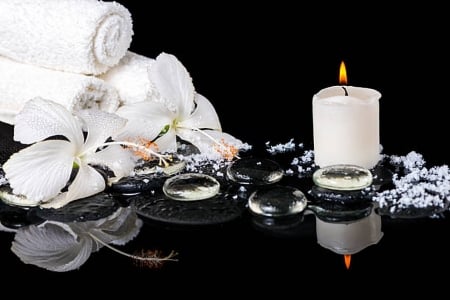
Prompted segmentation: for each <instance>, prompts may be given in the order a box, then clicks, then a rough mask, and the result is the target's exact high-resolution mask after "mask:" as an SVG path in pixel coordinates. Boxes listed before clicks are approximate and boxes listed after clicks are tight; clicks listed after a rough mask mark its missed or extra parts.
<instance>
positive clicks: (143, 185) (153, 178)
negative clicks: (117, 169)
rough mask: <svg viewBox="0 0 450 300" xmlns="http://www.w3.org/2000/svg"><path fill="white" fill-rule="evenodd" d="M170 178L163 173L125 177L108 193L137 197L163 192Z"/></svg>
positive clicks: (113, 185) (112, 186) (110, 188)
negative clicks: (142, 194) (157, 191)
mask: <svg viewBox="0 0 450 300" xmlns="http://www.w3.org/2000/svg"><path fill="white" fill-rule="evenodd" d="M167 178H169V176H168V175H165V174H163V173H154V174H146V175H135V176H128V177H123V178H121V179H120V180H119V181H117V182H115V183H113V184H112V185H111V186H110V187H109V189H108V191H109V192H111V193H113V194H122V195H135V194H139V193H145V192H151V191H155V190H161V188H162V186H163V184H164V181H166V179H167Z"/></svg>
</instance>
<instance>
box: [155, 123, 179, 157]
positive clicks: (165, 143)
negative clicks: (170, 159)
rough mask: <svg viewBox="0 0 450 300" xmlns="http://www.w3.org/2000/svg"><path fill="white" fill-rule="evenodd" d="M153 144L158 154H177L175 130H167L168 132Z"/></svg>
mask: <svg viewBox="0 0 450 300" xmlns="http://www.w3.org/2000/svg"><path fill="white" fill-rule="evenodd" d="M155 143H156V146H157V147H158V151H159V152H160V153H166V152H177V136H176V131H175V129H173V128H171V129H169V131H167V132H166V133H165V134H164V135H162V136H160V137H159V138H158V139H157V140H156V141H155Z"/></svg>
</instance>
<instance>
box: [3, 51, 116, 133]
mask: <svg viewBox="0 0 450 300" xmlns="http://www.w3.org/2000/svg"><path fill="white" fill-rule="evenodd" d="M34 97H42V98H44V99H48V100H53V101H55V102H57V103H60V104H62V105H64V106H65V107H67V109H69V110H70V111H77V110H80V109H84V108H91V107H94V108H99V109H101V110H104V111H107V112H115V111H116V109H117V107H118V106H119V96H118V94H117V91H116V90H115V89H114V88H113V87H111V86H109V85H108V84H106V83H105V82H104V81H103V80H101V79H98V78H96V77H94V76H87V75H82V74H75V73H69V72H61V71H55V70H50V69H46V68H39V67H35V66H32V65H27V64H21V63H18V62H15V61H12V60H9V59H7V58H4V57H0V121H2V122H6V123H9V124H14V117H15V115H16V114H17V113H19V112H20V110H21V109H22V108H23V106H24V104H25V103H26V102H27V101H28V100H30V99H32V98H34Z"/></svg>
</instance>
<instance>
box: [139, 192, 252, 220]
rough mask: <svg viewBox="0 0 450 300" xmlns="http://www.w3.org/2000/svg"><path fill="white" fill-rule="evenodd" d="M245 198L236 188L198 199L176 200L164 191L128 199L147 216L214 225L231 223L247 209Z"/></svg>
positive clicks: (149, 217)
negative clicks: (241, 196) (240, 195)
mask: <svg viewBox="0 0 450 300" xmlns="http://www.w3.org/2000/svg"><path fill="white" fill-rule="evenodd" d="M245 203H246V199H242V198H240V197H239V195H238V193H237V191H236V190H233V191H231V190H230V191H222V192H221V193H220V194H218V195H217V196H215V197H212V198H209V199H205V200H201V201H177V200H172V199H170V198H169V197H167V196H165V195H164V194H163V193H155V194H154V195H138V196H135V197H133V198H132V199H131V205H132V206H134V208H135V209H136V212H137V214H138V215H140V216H141V217H144V218H146V219H149V220H152V221H157V222H163V223H168V224H172V225H215V224H222V223H226V222H230V221H232V220H234V219H236V218H238V217H240V216H241V215H242V213H243V212H244V211H245V210H246V207H245Z"/></svg>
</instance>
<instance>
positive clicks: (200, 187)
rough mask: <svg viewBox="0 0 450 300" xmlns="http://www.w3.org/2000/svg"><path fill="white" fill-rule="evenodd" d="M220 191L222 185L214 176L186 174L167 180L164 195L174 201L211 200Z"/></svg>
mask: <svg viewBox="0 0 450 300" xmlns="http://www.w3.org/2000/svg"><path fill="white" fill-rule="evenodd" d="M219 190H220V183H219V182H218V181H217V180H216V179H215V178H214V177H212V176H209V175H206V174H200V173H185V174H180V175H176V176H173V177H171V178H169V179H167V180H166V181H165V182H164V185H163V191H164V194H166V196H167V197H169V198H171V199H174V200H182V201H194V200H203V199H208V198H211V197H213V196H215V195H217V193H219Z"/></svg>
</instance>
